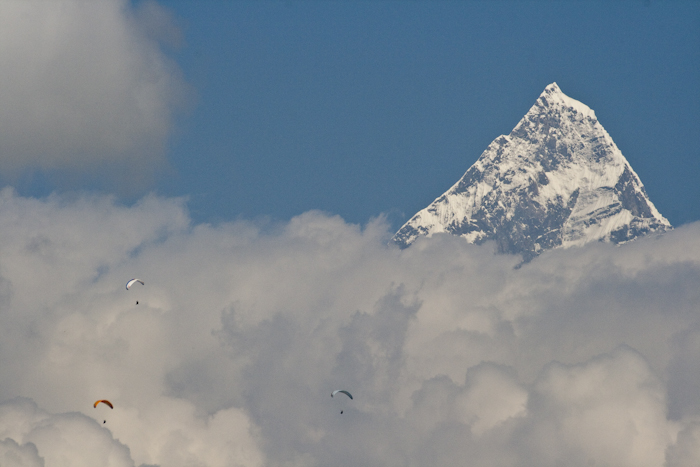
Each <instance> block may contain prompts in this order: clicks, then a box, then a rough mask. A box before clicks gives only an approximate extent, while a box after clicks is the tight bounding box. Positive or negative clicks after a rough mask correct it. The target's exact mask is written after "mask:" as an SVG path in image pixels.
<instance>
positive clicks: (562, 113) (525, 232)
mask: <svg viewBox="0 0 700 467" xmlns="http://www.w3.org/2000/svg"><path fill="white" fill-rule="evenodd" d="M668 229H671V224H670V223H669V222H668V221H667V220H666V219H665V218H664V217H663V216H662V215H661V214H660V213H659V212H658V211H657V210H656V208H655V207H654V205H653V204H652V202H651V201H650V200H649V198H648V196H647V194H646V192H645V190H644V186H643V185H642V182H641V181H640V180H639V177H638V176H637V174H636V173H635V172H634V170H632V167H631V166H630V164H629V163H628V162H627V160H626V159H625V157H624V156H623V155H622V153H621V152H620V150H619V149H618V148H617V146H616V145H615V143H614V142H613V140H612V138H611V137H610V135H609V134H608V132H607V131H605V129H604V128H603V126H602V125H601V124H600V123H598V120H597V119H596V116H595V113H594V112H593V111H592V110H591V109H590V108H588V107H587V106H586V105H584V104H582V103H581V102H578V101H576V100H574V99H571V98H570V97H568V96H566V95H565V94H564V93H563V92H561V90H560V89H559V87H558V86H557V84H556V83H552V84H550V85H549V86H547V87H546V88H545V90H544V92H543V93H542V94H541V95H540V97H539V98H538V99H537V102H535V105H533V106H532V108H531V109H530V110H529V111H528V113H527V114H526V115H525V116H524V117H523V119H522V120H520V122H519V123H518V125H517V126H516V127H515V128H514V129H513V131H512V132H511V133H510V135H508V136H500V137H498V138H496V139H495V140H494V141H493V142H492V143H491V144H490V145H489V146H488V148H486V151H484V153H483V154H482V155H481V157H479V160H478V161H476V163H475V164H474V165H472V166H471V168H470V169H469V170H467V173H465V174H464V176H463V177H462V178H461V179H460V180H459V181H458V182H457V183H456V184H455V185H454V186H453V187H452V188H450V189H449V190H448V191H447V192H446V193H444V194H443V195H442V196H440V197H439V198H437V199H436V200H435V201H433V202H432V203H431V204H430V205H429V206H428V207H426V208H425V209H423V210H422V211H420V212H418V213H417V214H416V215H414V216H413V217H412V218H411V219H410V220H409V221H408V222H407V223H406V224H405V225H404V226H403V227H401V229H399V231H398V232H397V233H396V235H395V236H394V238H393V240H394V242H396V243H397V244H398V245H399V246H400V247H401V248H406V247H408V246H409V245H410V244H411V243H413V242H414V241H415V240H416V239H417V238H418V237H419V236H422V235H423V236H426V237H430V236H432V235H433V234H435V233H440V232H446V233H450V234H453V235H460V236H462V237H463V238H464V239H465V240H467V241H468V242H471V243H481V242H484V241H487V240H495V241H496V244H497V246H498V251H499V252H501V253H514V254H521V255H522V256H523V260H524V261H530V260H531V259H532V258H534V257H536V256H537V255H539V254H540V253H541V252H542V251H544V250H548V249H552V248H559V247H564V248H566V247H570V246H574V245H583V244H585V243H588V242H592V241H605V242H613V243H624V242H628V241H630V240H633V239H635V238H637V237H640V236H642V235H647V234H649V233H652V232H663V231H665V230H668Z"/></svg>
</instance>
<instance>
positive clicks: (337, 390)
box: [331, 389, 352, 399]
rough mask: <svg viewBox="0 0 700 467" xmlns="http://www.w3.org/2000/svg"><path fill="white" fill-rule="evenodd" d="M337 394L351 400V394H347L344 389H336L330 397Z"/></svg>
mask: <svg viewBox="0 0 700 467" xmlns="http://www.w3.org/2000/svg"><path fill="white" fill-rule="evenodd" d="M339 392H340V393H343V394H345V395H346V396H348V397H349V398H350V399H352V394H350V393H349V392H347V391H346V390H344V389H336V390H335V391H333V392H332V393H331V397H333V396H335V395H336V394H338V393H339Z"/></svg>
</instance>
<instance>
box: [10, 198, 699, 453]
mask: <svg viewBox="0 0 700 467" xmlns="http://www.w3.org/2000/svg"><path fill="white" fill-rule="evenodd" d="M389 236H390V233H389V232H388V229H387V226H386V225H385V224H384V223H383V222H382V221H381V220H375V221H372V222H370V223H369V224H368V225H366V226H364V227H359V226H356V225H351V224H347V223H345V222H344V221H343V220H342V219H340V218H339V217H337V216H329V215H325V214H322V213H317V212H309V213H306V214H304V215H301V216H299V217H296V218H294V219H292V220H291V221H289V222H286V223H279V224H265V223H256V222H244V221H241V222H234V223H228V224H222V225H219V226H211V225H192V224H191V223H190V221H189V219H188V215H187V211H186V207H185V206H184V204H183V201H182V200H180V199H166V198H158V197H153V196H151V197H146V198H144V199H143V200H141V201H140V202H139V203H137V204H136V205H134V206H132V207H124V206H121V205H118V204H116V203H115V202H114V200H113V199H111V198H108V197H101V196H94V197H82V198H77V199H71V200H68V199H64V198H61V197H59V196H53V197H50V198H47V199H31V198H23V197H20V196H17V195H16V194H15V193H14V192H13V191H12V190H9V189H6V190H4V191H2V192H1V193H0V259H1V261H0V381H2V384H0V401H4V402H2V403H1V404H0V459H12V460H10V461H7V462H8V463H9V464H8V465H31V466H34V465H47V466H48V465H64V464H61V462H65V461H62V460H60V459H71V460H73V459H75V460H74V461H72V462H71V463H70V464H65V465H81V464H80V463H81V462H83V463H84V464H85V465H88V464H91V465H115V466H116V465H134V466H141V465H144V466H153V465H158V466H185V465H203V466H236V465H240V466H297V465H298V466H323V465H336V466H346V465H347V466H356V465H383V466H407V465H408V466H423V465H425V466H428V465H430V466H435V465H463V464H464V462H465V459H468V460H469V465H474V466H514V467H515V466H535V465H536V466H556V465H568V466H591V465H596V466H600V465H615V466H623V467H624V466H630V467H632V466H634V467H640V466H649V467H652V466H659V467H661V466H668V467H671V466H673V467H675V466H681V465H694V464H697V463H699V462H700V391H698V390H697V389H698V387H700V376H698V371H697V368H698V362H700V345H699V344H698V343H699V342H700V338H698V336H699V335H700V315H699V312H700V309H699V308H698V303H700V289H699V288H698V287H697V284H698V283H700V248H698V246H699V244H700V224H697V223H696V224H691V225H687V226H683V227H681V228H678V229H676V230H675V231H672V232H668V233H666V234H664V235H663V236H662V237H658V238H657V237H653V238H652V237H649V238H644V239H641V240H638V241H635V242H633V243H630V244H627V245H623V246H621V247H615V246H611V245H605V244H595V245H589V246H587V247H584V248H574V249H569V250H558V251H552V252H548V253H545V254H543V255H542V256H540V257H538V258H537V259H535V260H534V261H532V262H531V263H528V264H525V265H523V266H522V267H520V268H516V267H515V266H516V265H518V263H519V258H515V257H510V256H506V255H494V254H493V250H494V248H493V245H488V244H487V245H482V246H476V245H469V244H466V243H465V242H463V241H461V240H460V239H459V238H455V237H451V236H441V235H437V236H434V237H433V238H431V239H423V240H420V241H419V242H417V243H416V244H415V245H413V246H412V247H410V248H408V249H407V250H403V251H401V250H398V249H396V248H393V247H390V246H388V245H387V240H388V238H389ZM133 277H138V278H140V279H142V280H143V281H144V282H145V285H143V286H141V285H140V284H139V285H138V286H135V287H133V288H132V289H130V290H128V291H127V290H126V288H125V287H124V285H125V283H126V281H127V280H129V279H131V278H133ZM137 301H138V305H137V304H136V302H137ZM335 389H346V390H348V391H350V392H351V393H352V394H353V396H354V399H352V400H351V399H350V398H348V397H345V396H344V395H343V394H338V395H336V397H333V398H331V397H330V394H331V392H332V391H333V390H335ZM97 399H109V400H110V401H112V403H113V404H114V409H109V408H108V407H106V406H105V405H104V404H101V405H99V406H98V407H97V408H93V406H92V403H93V402H94V401H95V400H97ZM341 411H342V414H341ZM76 440H77V441H76ZM80 440H85V441H82V443H88V444H89V446H90V447H89V449H87V448H86V447H85V445H84V444H81V441H80ZM3 456H4V457H3ZM81 456H82V457H81ZM13 462H14V464H12V463H13ZM109 462H111V464H109ZM3 465H5V464H3Z"/></svg>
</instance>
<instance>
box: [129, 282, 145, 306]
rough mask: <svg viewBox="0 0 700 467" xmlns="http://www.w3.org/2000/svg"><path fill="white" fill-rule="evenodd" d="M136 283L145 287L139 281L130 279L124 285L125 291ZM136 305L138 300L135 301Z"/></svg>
mask: <svg viewBox="0 0 700 467" xmlns="http://www.w3.org/2000/svg"><path fill="white" fill-rule="evenodd" d="M137 282H138V283H139V284H141V285H145V284H144V283H143V281H142V280H141V279H131V280H130V281H129V282H127V283H126V290H129V289H130V288H131V286H132V285H134V284H136V283H137ZM136 304H137V305H138V304H139V301H138V300H136Z"/></svg>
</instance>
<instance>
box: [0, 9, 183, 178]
mask: <svg viewBox="0 0 700 467" xmlns="http://www.w3.org/2000/svg"><path fill="white" fill-rule="evenodd" d="M175 37H177V30H176V28H175V26H174V23H173V22H172V21H171V20H170V16H169V14H168V13H167V11H165V10H164V9H163V8H162V7H159V6H158V5H157V4H156V3H154V2H145V3H144V4H143V5H142V6H141V7H139V8H137V9H136V10H135V9H134V7H133V6H132V5H131V3H130V2H128V1H126V0H95V1H89V2H86V1H80V0H62V1H55V2H54V1H43V0H4V1H2V2H0V68H2V70H3V73H2V74H0V87H1V88H2V89H3V92H2V93H0V171H1V172H2V174H3V176H4V177H8V176H17V175H18V174H21V173H22V171H25V170H42V171H44V172H45V173H47V174H52V173H61V174H62V176H63V177H69V178H73V179H75V178H76V177H77V178H87V179H90V180H91V181H94V180H93V179H94V178H95V177H97V176H99V177H100V178H107V179H109V180H111V181H112V183H114V184H115V186H117V187H118V186H122V187H123V186H124V185H125V184H126V185H128V186H129V187H133V186H139V185H142V184H143V183H144V181H145V180H146V179H148V177H150V176H151V174H152V171H153V169H154V168H155V167H158V166H162V165H163V163H164V147H165V143H166V139H167V137H168V134H169V132H170V130H171V126H172V116H173V112H174V110H175V109H176V108H177V107H178V106H180V105H181V103H182V101H183V96H184V93H183V92H184V89H185V88H184V83H183V81H182V78H181V77H180V72H179V70H178V68H177V67H176V65H175V64H174V62H173V61H171V60H170V59H168V58H167V56H166V55H165V54H164V53H163V51H162V48H161V45H160V44H161V43H163V42H166V43H172V42H173V41H175V39H174V38H175ZM90 177H93V178H90Z"/></svg>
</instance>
